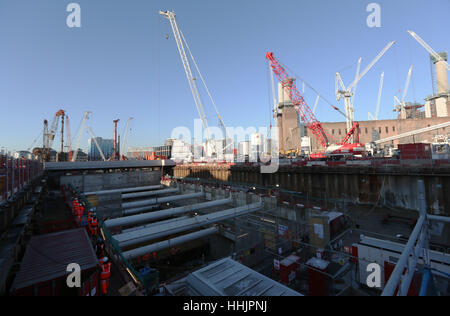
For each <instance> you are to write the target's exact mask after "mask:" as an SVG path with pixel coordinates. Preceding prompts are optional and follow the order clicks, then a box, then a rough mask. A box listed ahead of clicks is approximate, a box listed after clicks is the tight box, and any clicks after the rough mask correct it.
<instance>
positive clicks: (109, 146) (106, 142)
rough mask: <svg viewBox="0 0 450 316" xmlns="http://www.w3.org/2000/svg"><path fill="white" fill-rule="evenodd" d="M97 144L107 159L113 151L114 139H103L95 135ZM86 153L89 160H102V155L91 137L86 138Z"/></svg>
mask: <svg viewBox="0 0 450 316" xmlns="http://www.w3.org/2000/svg"><path fill="white" fill-rule="evenodd" d="M95 139H96V140H97V143H98V146H99V147H100V148H101V150H102V152H103V155H105V158H106V159H109V158H110V157H111V156H112V154H113V152H114V139H104V138H101V137H96V138H95ZM88 146H89V148H88V155H89V160H102V155H101V154H100V152H99V150H98V148H97V145H96V144H95V142H94V140H93V138H89V139H88Z"/></svg>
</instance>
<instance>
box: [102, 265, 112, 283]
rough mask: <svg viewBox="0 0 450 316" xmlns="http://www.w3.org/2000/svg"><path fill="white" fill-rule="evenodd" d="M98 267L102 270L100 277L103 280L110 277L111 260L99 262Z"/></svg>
mask: <svg viewBox="0 0 450 316" xmlns="http://www.w3.org/2000/svg"><path fill="white" fill-rule="evenodd" d="M100 267H101V268H102V272H101V273H100V279H102V280H105V279H109V278H110V277H111V262H108V263H103V261H101V262H100Z"/></svg>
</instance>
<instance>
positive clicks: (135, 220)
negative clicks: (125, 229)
mask: <svg viewBox="0 0 450 316" xmlns="http://www.w3.org/2000/svg"><path fill="white" fill-rule="evenodd" d="M231 202H232V200H231V199H223V200H215V201H210V202H205V203H198V204H192V205H185V206H180V207H174V208H170V209H167V210H162V211H156V212H151V213H147V214H139V215H134V216H127V217H120V218H113V219H109V220H107V221H105V225H106V227H108V228H109V227H114V226H129V225H134V224H139V223H142V222H150V221H153V220H157V219H160V218H164V217H170V216H174V215H178V214H183V213H188V212H191V211H194V210H200V209H205V208H209V207H214V206H219V205H224V204H228V203H231ZM126 212H128V210H127V211H126Z"/></svg>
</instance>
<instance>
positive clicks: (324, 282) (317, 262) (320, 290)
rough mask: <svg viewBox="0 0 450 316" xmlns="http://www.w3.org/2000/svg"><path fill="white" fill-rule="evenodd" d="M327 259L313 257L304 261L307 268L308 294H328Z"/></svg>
mask: <svg viewBox="0 0 450 316" xmlns="http://www.w3.org/2000/svg"><path fill="white" fill-rule="evenodd" d="M329 264H330V263H329V262H328V261H325V260H322V259H319V258H316V257H313V258H311V259H309V260H308V261H307V262H306V265H307V266H309V268H308V284H309V296H328V293H329V287H330V279H329V277H328V275H326V274H324V273H327V272H328V265H329Z"/></svg>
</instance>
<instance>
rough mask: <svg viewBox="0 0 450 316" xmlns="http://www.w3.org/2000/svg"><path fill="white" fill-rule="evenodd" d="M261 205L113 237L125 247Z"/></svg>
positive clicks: (222, 219)
mask: <svg viewBox="0 0 450 316" xmlns="http://www.w3.org/2000/svg"><path fill="white" fill-rule="evenodd" d="M262 206H263V204H262V203H261V202H259V203H253V204H249V205H244V206H241V207H236V208H232V209H228V210H224V211H220V212H214V213H211V214H207V215H201V216H195V217H191V218H188V219H185V220H180V221H177V222H174V223H165V224H161V225H159V226H155V227H150V228H141V229H139V230H136V231H133V232H129V233H124V234H117V235H114V236H113V238H114V239H115V240H116V241H117V242H118V244H119V247H121V248H122V247H127V246H131V245H135V244H138V243H143V242H147V241H150V240H154V239H157V238H162V237H166V236H169V235H173V234H177V233H181V232H184V231H188V230H193V229H196V228H198V227H201V226H205V225H210V224H214V223H217V222H220V221H224V220H226V219H230V218H233V217H237V216H241V215H245V214H248V213H252V212H255V211H258V210H260V209H261V208H262Z"/></svg>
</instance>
